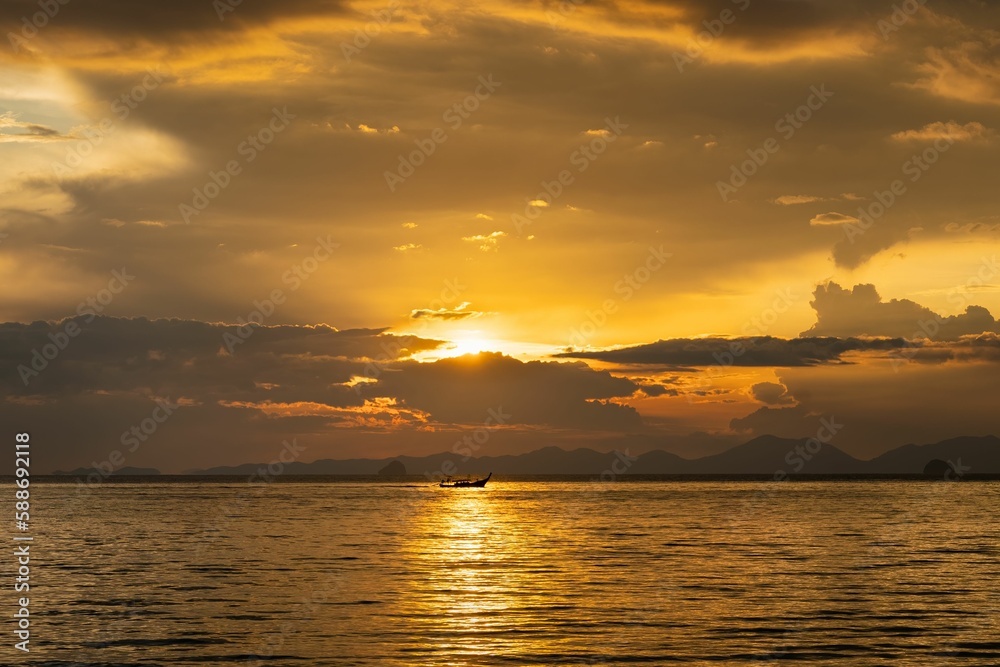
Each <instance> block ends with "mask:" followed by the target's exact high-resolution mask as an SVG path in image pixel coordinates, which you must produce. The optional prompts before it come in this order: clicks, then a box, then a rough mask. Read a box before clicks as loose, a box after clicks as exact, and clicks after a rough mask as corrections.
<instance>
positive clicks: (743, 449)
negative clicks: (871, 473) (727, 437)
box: [687, 435, 865, 475]
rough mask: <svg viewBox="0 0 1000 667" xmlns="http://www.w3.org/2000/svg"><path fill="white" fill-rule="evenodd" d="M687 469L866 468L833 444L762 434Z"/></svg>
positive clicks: (834, 471)
mask: <svg viewBox="0 0 1000 667" xmlns="http://www.w3.org/2000/svg"><path fill="white" fill-rule="evenodd" d="M689 463H690V465H689V467H688V469H687V472H694V473H701V474H713V475H719V474H722V475H773V474H775V473H777V472H778V471H784V472H785V474H787V475H794V474H800V475H845V474H851V473H857V472H863V470H864V465H865V464H864V462H862V461H859V460H858V459H856V458H854V457H852V456H849V455H848V454H845V453H844V452H842V451H841V450H839V449H837V448H836V447H834V446H833V445H831V444H821V443H819V442H818V441H817V440H810V439H807V438H802V439H800V440H793V439H788V438H778V437H775V436H773V435H762V436H760V437H757V438H754V439H753V440H751V441H750V442H747V443H744V444H742V445H738V446H736V447H733V448H732V449H729V450H727V451H725V452H722V453H721V454H715V455H714V456H706V457H704V458H700V459H695V460H693V461H690V462H689Z"/></svg>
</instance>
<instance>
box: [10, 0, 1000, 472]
mask: <svg viewBox="0 0 1000 667" xmlns="http://www.w3.org/2000/svg"><path fill="white" fill-rule="evenodd" d="M55 4H58V3H55ZM46 7H48V9H46ZM0 25H2V26H3V33H4V35H5V36H4V39H3V42H4V43H3V44H2V45H0V234H2V236H0V279H2V280H3V284H4V285H5V287H6V289H5V290H4V294H3V298H2V299H0V382H2V384H3V387H2V396H0V401H2V403H3V405H2V407H0V423H2V424H3V426H4V428H5V429H6V431H7V432H17V431H25V430H29V431H31V432H32V434H33V435H32V437H33V438H34V441H35V442H40V443H44V445H39V446H38V450H39V451H38V452H37V453H36V456H38V457H39V458H41V459H42V462H41V463H40V466H41V468H40V469H60V468H61V469H68V468H75V467H77V466H90V465H95V464H98V463H103V462H106V461H114V463H113V464H112V465H113V467H120V466H122V465H127V466H149V467H156V468H159V469H161V470H163V471H165V472H180V471H183V470H188V469H192V468H200V467H207V466H212V465H224V464H234V463H242V462H251V461H268V460H271V459H274V458H275V457H276V456H277V455H278V454H279V453H280V452H281V451H283V449H282V448H283V446H284V445H283V444H282V443H284V442H290V441H292V440H294V441H295V442H296V443H299V444H300V445H301V446H302V447H303V448H304V449H303V453H302V454H301V458H302V460H307V461H308V460H315V459H321V458H355V457H374V458H381V457H389V456H394V455H399V454H428V453H436V452H442V451H448V450H450V449H452V448H453V446H455V444H456V443H457V442H461V441H462V438H463V437H465V436H468V435H469V434H475V433H477V432H478V433H480V434H481V436H482V437H480V440H482V442H481V443H477V450H476V451H477V454H484V455H486V454H488V455H498V454H506V453H517V452H523V451H529V450H532V449H536V448H539V447H542V446H547V445H557V446H561V447H566V448H573V447H578V446H587V447H593V448H596V449H600V450H607V451H610V450H612V449H628V450H629V452H630V453H632V454H636V453H641V452H643V451H648V450H651V449H666V450H668V451H672V452H676V453H679V454H681V455H683V456H686V457H697V456H703V455H707V454H713V453H716V452H719V451H722V450H724V449H726V448H728V447H731V446H733V445H736V444H739V443H742V442H745V441H747V440H749V439H751V438H753V437H755V436H758V435H762V434H774V435H780V436H785V437H811V436H813V435H815V434H816V433H817V432H818V430H819V429H820V428H821V420H823V419H829V418H832V419H835V420H836V421H837V422H838V423H840V424H842V425H843V428H842V429H841V430H840V431H838V434H837V436H836V440H835V442H834V444H836V446H838V447H840V448H841V449H843V450H844V451H846V452H848V453H850V454H852V455H854V456H858V457H859V458H870V457H873V456H876V455H878V454H880V453H882V452H884V451H886V450H888V449H891V448H893V447H896V446H899V445H903V444H906V443H911V442H916V443H928V442H936V441H938V440H942V439H945V438H949V437H954V436H958V435H984V434H988V433H993V434H996V433H998V432H1000V428H998V423H997V417H996V408H995V397H996V396H997V395H998V390H1000V379H998V378H1000V375H998V373H997V370H998V368H997V364H998V363H1000V323H998V321H997V320H996V319H995V316H994V314H996V313H998V312H1000V264H998V260H997V253H998V251H1000V213H998V211H997V208H996V205H997V195H996V192H997V189H996V170H995V165H996V164H997V158H998V157H1000V137H998V134H997V128H1000V7H998V6H997V5H996V4H995V3H989V2H979V1H973V0H951V1H948V0H935V2H933V3H926V4H925V3H920V2H917V1H916V0H911V1H910V2H897V3H895V4H893V3H890V2H861V1H860V0H847V1H842V2H833V1H830V2H821V1H811V0H783V1H765V0H732V1H731V0H713V1H708V2H705V1H700V2H695V1H694V0H660V1H656V2H654V1H643V2H633V1H621V2H615V1H601V2H598V1H589V0H581V1H580V2H573V1H572V0H566V1H564V2H534V1H525V2H513V1H509V2H493V1H492V0H487V1H485V2H481V3H474V4H472V5H469V4H467V3H457V2H448V1H445V0H435V1H430V2H419V3H414V2H406V1H403V0H390V1H389V2H383V1H382V0H376V1H375V2H339V1H325V2H300V1H292V2H282V3H278V2H265V1H260V2H254V3H235V2H232V0H215V1H214V2H212V1H210V0H198V1H194V0H181V1H179V2H172V3H155V4H154V3H133V2H123V1H122V0H94V1H92V2H88V3H76V2H69V3H66V4H61V5H58V6H57V7H56V6H52V7H50V6H48V5H46V4H45V3H44V2H43V3H37V2H28V1H10V0H8V1H6V2H2V3H0ZM498 415H499V417H498ZM498 422H501V423H498Z"/></svg>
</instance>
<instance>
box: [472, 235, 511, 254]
mask: <svg viewBox="0 0 1000 667" xmlns="http://www.w3.org/2000/svg"><path fill="white" fill-rule="evenodd" d="M505 236H507V232H493V233H491V234H485V235H484V234H476V235H475V236H463V237H462V240H463V241H468V242H470V243H478V244H479V249H480V250H482V251H483V252H490V251H495V250H496V249H497V243H498V242H499V241H500V239H502V238H503V237H505Z"/></svg>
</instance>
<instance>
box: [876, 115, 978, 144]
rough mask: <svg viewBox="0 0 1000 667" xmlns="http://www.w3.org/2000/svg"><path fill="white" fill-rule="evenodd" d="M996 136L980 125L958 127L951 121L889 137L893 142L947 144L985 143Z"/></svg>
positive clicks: (931, 124)
mask: <svg viewBox="0 0 1000 667" xmlns="http://www.w3.org/2000/svg"><path fill="white" fill-rule="evenodd" d="M995 136H996V130H992V129H989V128H987V127H986V126H985V125H983V124H982V123H977V122H971V123H966V124H965V125H959V124H958V123H956V122H955V121H953V120H950V121H948V122H947V123H942V122H937V123H928V124H927V125H924V126H923V127H922V128H920V129H919V130H905V131H902V132H896V133H895V134H893V135H891V138H892V139H894V140H895V141H935V140H937V139H945V140H947V141H949V142H956V141H968V142H980V143H982V142H985V141H989V140H990V139H993V138H994V137H995Z"/></svg>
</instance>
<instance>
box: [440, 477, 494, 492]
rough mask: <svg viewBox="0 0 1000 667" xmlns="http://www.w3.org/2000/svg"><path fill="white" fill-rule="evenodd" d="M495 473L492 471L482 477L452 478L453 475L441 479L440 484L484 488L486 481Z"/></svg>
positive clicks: (448, 486)
mask: <svg viewBox="0 0 1000 667" xmlns="http://www.w3.org/2000/svg"><path fill="white" fill-rule="evenodd" d="M492 476H493V473H490V474H489V475H487V476H486V477H483V478H482V479H454V480H453V479H452V478H451V477H445V478H444V479H442V480H441V483H440V484H438V486H443V487H445V488H449V489H470V488H482V487H484V486H486V482H488V481H490V477H492Z"/></svg>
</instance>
